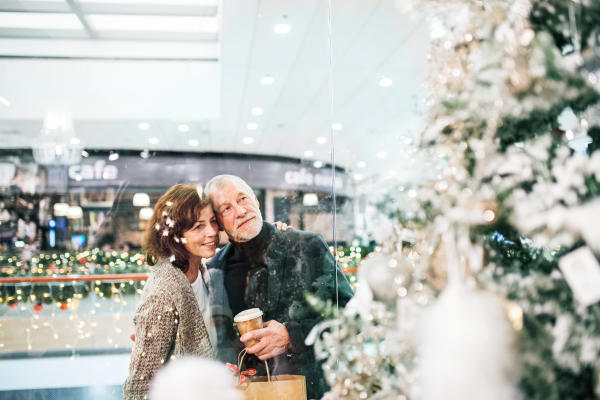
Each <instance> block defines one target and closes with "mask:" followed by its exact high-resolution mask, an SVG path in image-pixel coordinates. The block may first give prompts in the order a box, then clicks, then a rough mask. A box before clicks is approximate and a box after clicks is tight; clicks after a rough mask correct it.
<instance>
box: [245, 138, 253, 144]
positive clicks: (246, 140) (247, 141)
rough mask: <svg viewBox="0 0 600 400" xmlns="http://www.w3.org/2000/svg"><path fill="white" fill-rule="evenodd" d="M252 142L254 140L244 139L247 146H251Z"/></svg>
mask: <svg viewBox="0 0 600 400" xmlns="http://www.w3.org/2000/svg"><path fill="white" fill-rule="evenodd" d="M252 142H254V140H252V138H251V137H247V138H244V143H245V144H251V143H252Z"/></svg>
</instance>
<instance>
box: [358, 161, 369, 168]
mask: <svg viewBox="0 0 600 400" xmlns="http://www.w3.org/2000/svg"><path fill="white" fill-rule="evenodd" d="M366 166H367V163H366V162H364V161H361V162H359V163H358V168H364V167H366Z"/></svg>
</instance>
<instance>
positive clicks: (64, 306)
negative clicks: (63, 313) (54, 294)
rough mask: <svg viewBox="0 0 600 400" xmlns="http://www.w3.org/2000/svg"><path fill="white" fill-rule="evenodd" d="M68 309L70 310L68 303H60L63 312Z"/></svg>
mask: <svg viewBox="0 0 600 400" xmlns="http://www.w3.org/2000/svg"><path fill="white" fill-rule="evenodd" d="M67 308H69V305H68V304H67V303H60V309H61V310H66V309H67Z"/></svg>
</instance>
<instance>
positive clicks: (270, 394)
mask: <svg viewBox="0 0 600 400" xmlns="http://www.w3.org/2000/svg"><path fill="white" fill-rule="evenodd" d="M246 379H247V381H246V382H247V383H246V384H245V385H243V386H240V387H239V389H240V390H242V391H243V392H244V397H245V399H246V400H306V378H305V377H304V376H302V375H277V376H271V377H270V379H271V381H269V377H266V376H248V377H246Z"/></svg>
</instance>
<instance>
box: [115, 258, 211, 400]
mask: <svg viewBox="0 0 600 400" xmlns="http://www.w3.org/2000/svg"><path fill="white" fill-rule="evenodd" d="M201 268H202V267H201ZM198 279H202V277H201V276H199V277H198ZM133 322H134V324H135V344H134V346H133V351H132V353H131V362H130V364H129V377H127V379H126V380H125V383H124V384H123V399H124V400H134V399H135V400H138V399H140V400H143V399H146V398H147V396H148V391H149V389H150V384H151V382H152V379H153V378H154V375H155V374H156V372H157V371H158V370H159V369H160V368H161V367H162V366H163V365H164V364H165V363H167V362H168V361H169V360H174V359H176V358H180V357H182V356H186V355H193V356H198V357H203V358H210V359H212V358H213V357H214V356H213V351H212V348H211V344H210V340H209V337H208V332H207V330H206V326H205V325H204V320H203V319H202V313H201V312H200V307H199V306H198V301H197V300H196V297H195V296H194V292H193V290H192V286H191V285H190V283H189V281H188V279H187V277H186V276H185V274H184V273H183V272H182V271H181V270H180V269H178V268H176V267H174V266H173V265H172V264H171V263H170V262H169V260H168V259H161V260H159V262H158V263H157V264H156V265H155V266H154V267H152V273H151V274H150V277H149V278H148V281H147V282H146V285H145V287H144V291H143V293H142V301H141V303H140V305H139V306H138V308H137V310H136V312H135V315H134V317H133Z"/></svg>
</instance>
